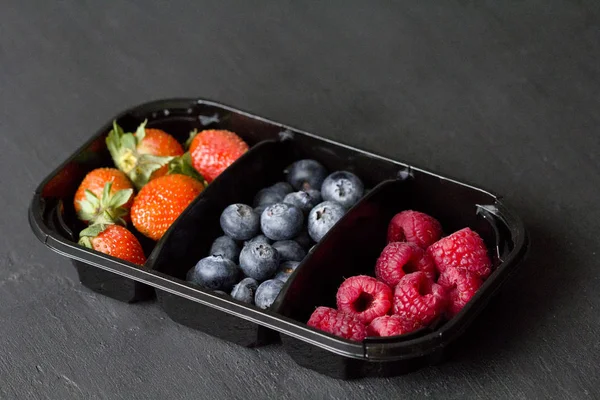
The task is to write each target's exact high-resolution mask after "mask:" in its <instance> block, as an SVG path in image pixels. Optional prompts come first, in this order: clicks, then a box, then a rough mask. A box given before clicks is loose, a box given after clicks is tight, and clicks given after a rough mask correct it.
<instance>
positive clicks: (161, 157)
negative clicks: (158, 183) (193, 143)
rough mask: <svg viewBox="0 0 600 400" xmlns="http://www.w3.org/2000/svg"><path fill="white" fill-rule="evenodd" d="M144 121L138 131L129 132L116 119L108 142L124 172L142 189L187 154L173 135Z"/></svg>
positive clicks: (114, 159) (113, 156)
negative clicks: (173, 162)
mask: <svg viewBox="0 0 600 400" xmlns="http://www.w3.org/2000/svg"><path fill="white" fill-rule="evenodd" d="M146 123H147V121H144V122H142V123H141V124H140V126H139V127H138V128H137V130H136V131H135V133H125V132H124V131H123V129H122V128H121V127H120V126H119V125H117V123H116V122H113V129H112V130H111V131H110V133H109V134H108V137H107V138H106V145H107V147H108V150H109V151H110V155H111V156H112V159H113V161H114V162H115V165H116V166H117V168H119V169H120V170H121V171H123V172H124V173H125V174H127V176H129V178H130V179H131V181H132V182H133V184H134V185H135V187H136V188H137V189H138V190H139V189H141V188H142V186H144V185H145V184H146V183H148V182H149V181H150V180H152V179H155V178H158V177H159V176H163V175H165V174H166V173H167V171H168V166H167V164H168V163H169V161H171V160H173V159H174V158H175V157H178V156H181V155H183V147H182V146H181V144H179V142H178V141H177V140H176V139H175V138H174V137H173V136H171V135H169V134H168V133H166V132H165V131H163V130H160V129H149V128H146Z"/></svg>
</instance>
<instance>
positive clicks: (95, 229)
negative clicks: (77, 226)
mask: <svg viewBox="0 0 600 400" xmlns="http://www.w3.org/2000/svg"><path fill="white" fill-rule="evenodd" d="M109 225H111V224H104V223H100V224H94V225H90V226H88V227H87V228H85V229H84V230H82V231H81V232H79V244H80V245H82V246H84V247H87V248H89V249H93V248H94V246H93V245H92V239H93V238H95V237H96V236H98V235H99V234H101V233H102V232H104V230H105V229H106V228H108V226H109Z"/></svg>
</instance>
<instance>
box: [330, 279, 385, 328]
mask: <svg viewBox="0 0 600 400" xmlns="http://www.w3.org/2000/svg"><path fill="white" fill-rule="evenodd" d="M336 299H337V308H338V310H340V311H342V312H344V313H346V314H349V315H352V316H354V317H356V318H358V319H359V320H360V321H362V322H364V323H365V324H368V323H369V322H371V321H372V320H373V319H375V318H377V317H380V316H382V315H385V314H387V312H388V311H389V310H390V308H391V307H392V289H390V288H389V286H387V285H386V284H385V283H383V282H379V281H378V280H377V279H375V278H372V277H370V276H366V275H358V276H353V277H351V278H348V279H346V280H345V281H344V283H342V284H341V285H340V288H339V289H338V292H337V296H336Z"/></svg>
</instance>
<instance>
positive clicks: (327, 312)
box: [307, 307, 367, 342]
mask: <svg viewBox="0 0 600 400" xmlns="http://www.w3.org/2000/svg"><path fill="white" fill-rule="evenodd" d="M307 325H308V326H311V327H313V328H315V329H319V330H321V331H324V332H327V333H331V334H332V335H336V336H339V337H341V338H344V339H349V340H354V341H357V342H360V341H362V340H363V339H364V338H365V337H366V336H367V327H366V326H365V324H363V323H362V322H360V321H359V320H358V319H357V318H355V317H353V316H352V315H348V314H344V313H343V312H340V311H337V310H334V309H333V308H329V307H317V309H316V310H315V311H314V312H313V313H312V315H311V316H310V319H309V320H308V322H307Z"/></svg>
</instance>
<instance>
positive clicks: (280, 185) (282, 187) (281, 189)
mask: <svg viewBox="0 0 600 400" xmlns="http://www.w3.org/2000/svg"><path fill="white" fill-rule="evenodd" d="M270 189H271V190H274V191H276V192H278V193H281V194H282V195H283V196H285V195H286V194H288V193H292V192H293V191H294V188H293V187H292V185H290V184H289V183H287V182H277V183H276V184H274V185H273V186H271V187H270Z"/></svg>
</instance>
